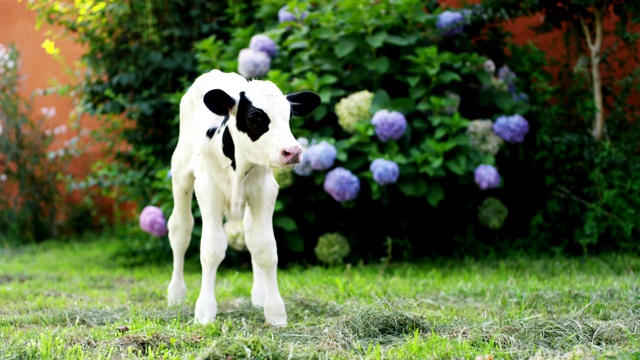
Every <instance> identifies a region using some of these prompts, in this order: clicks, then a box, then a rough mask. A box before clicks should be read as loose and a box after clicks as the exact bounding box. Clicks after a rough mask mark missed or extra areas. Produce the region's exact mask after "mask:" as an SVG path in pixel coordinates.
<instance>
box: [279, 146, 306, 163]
mask: <svg viewBox="0 0 640 360" xmlns="http://www.w3.org/2000/svg"><path fill="white" fill-rule="evenodd" d="M300 154H302V148H300V147H297V146H294V147H289V148H286V149H283V150H282V152H281V155H282V158H283V160H284V161H285V162H287V163H290V164H291V163H296V164H297V163H299V162H300Z"/></svg>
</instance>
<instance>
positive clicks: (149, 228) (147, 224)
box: [140, 205, 169, 237]
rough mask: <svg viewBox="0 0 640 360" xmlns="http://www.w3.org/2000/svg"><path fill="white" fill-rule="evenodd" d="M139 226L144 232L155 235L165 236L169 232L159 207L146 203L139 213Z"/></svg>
mask: <svg viewBox="0 0 640 360" xmlns="http://www.w3.org/2000/svg"><path fill="white" fill-rule="evenodd" d="M140 228H141V229H142V230H144V231H145V232H148V233H149V234H151V235H153V236H157V237H162V236H165V235H167V234H168V233H169V230H168V229H167V221H166V220H165V218H164V215H163V214H162V210H160V208H159V207H157V206H153V205H148V206H146V207H145V208H144V209H142V212H141V213H140Z"/></svg>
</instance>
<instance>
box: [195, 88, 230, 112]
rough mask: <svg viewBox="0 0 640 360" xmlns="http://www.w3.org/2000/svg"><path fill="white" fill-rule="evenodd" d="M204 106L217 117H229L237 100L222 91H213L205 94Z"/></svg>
mask: <svg viewBox="0 0 640 360" xmlns="http://www.w3.org/2000/svg"><path fill="white" fill-rule="evenodd" d="M202 101H204V104H205V105H206V106H207V108H208V109H209V110H211V112H213V113H214V114H216V115H224V116H228V115H229V111H230V110H231V109H233V107H234V106H235V104H236V100H235V99H234V98H232V97H231V96H229V95H228V94H227V93H226V92H224V91H223V90H220V89H213V90H210V91H209V92H207V93H206V94H204V97H203V98H202Z"/></svg>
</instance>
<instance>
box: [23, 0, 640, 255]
mask: <svg viewBox="0 0 640 360" xmlns="http://www.w3.org/2000/svg"><path fill="white" fill-rule="evenodd" d="M88 4H89V2H83V1H79V2H77V3H76V4H75V5H74V6H71V5H60V6H59V7H55V6H53V7H51V6H47V2H46V1H44V0H38V1H34V2H31V3H30V7H31V8H33V9H35V10H37V11H38V14H39V19H40V20H41V21H43V22H44V21H46V22H49V23H52V24H58V25H62V26H63V27H64V28H65V30H66V31H69V32H70V33H72V34H73V36H75V39H76V40H78V41H79V42H81V43H83V44H85V45H87V46H88V51H87V53H86V55H85V56H84V57H83V62H84V64H85V65H86V66H87V67H86V72H85V75H86V77H84V80H83V82H82V83H81V84H79V87H80V89H81V90H82V93H83V94H84V96H83V103H82V106H83V107H84V109H85V110H87V111H89V112H90V113H92V114H96V115H100V116H103V118H102V119H103V121H104V123H103V124H104V126H103V129H102V130H104V132H103V133H102V135H104V139H106V140H109V141H113V143H114V144H116V143H117V144H119V145H122V144H121V141H125V142H126V146H116V147H115V148H116V149H118V151H117V153H116V157H115V159H116V161H115V162H113V161H104V162H100V163H99V166H97V168H96V172H95V174H94V177H93V178H92V179H91V180H90V181H92V183H91V184H95V185H98V186H99V188H100V189H103V190H105V191H107V192H108V193H109V194H110V195H112V196H114V197H119V198H121V199H126V200H134V201H138V202H139V203H140V204H141V205H146V204H154V205H157V206H160V207H161V208H162V209H163V212H164V214H165V216H168V214H169V213H170V211H171V207H172V199H171V194H170V179H169V177H168V176H167V174H168V172H169V162H170V155H171V152H172V151H173V148H174V146H175V144H176V140H177V135H178V104H179V101H180V97H181V96H182V94H184V92H185V90H186V89H187V87H188V86H189V85H190V84H191V82H192V81H193V80H194V79H195V78H196V77H197V76H198V75H199V74H201V73H203V72H206V71H209V70H211V69H213V68H217V69H221V70H223V71H237V68H238V53H239V52H240V50H242V49H243V48H246V47H248V46H249V42H250V40H251V37H252V36H253V35H256V34H265V35H268V36H269V37H270V38H272V39H273V40H274V41H275V42H276V44H277V46H278V54H277V55H276V56H275V57H274V58H273V59H272V60H271V69H270V71H269V72H268V73H267V74H266V75H265V76H264V79H268V80H271V81H273V82H274V83H276V84H277V85H278V86H279V87H280V88H281V89H282V90H283V92H285V93H291V92H295V91H300V90H312V91H315V92H317V93H319V94H320V96H321V99H322V103H321V105H320V107H319V108H318V109H317V110H316V111H314V112H313V113H312V114H311V115H310V116H308V117H306V118H304V119H302V118H297V117H294V118H292V119H291V127H292V130H293V132H294V135H295V136H296V137H298V138H299V139H302V138H305V139H306V140H308V142H309V144H310V145H313V144H317V143H320V142H321V141H327V142H328V143H330V144H331V145H333V146H335V148H336V150H337V157H336V160H335V163H334V164H333V167H338V166H340V167H344V168H346V169H348V170H349V171H351V172H352V173H353V174H355V175H356V176H357V177H358V178H359V179H360V183H361V188H360V191H359V194H358V197H357V198H356V199H355V200H352V201H348V202H344V203H339V202H336V201H335V200H333V198H332V197H331V196H330V195H329V194H327V193H326V192H325V191H324V190H323V182H324V179H325V176H326V173H327V171H328V170H330V169H327V170H322V171H317V170H316V171H313V172H312V173H311V174H310V175H309V176H301V175H299V174H297V173H295V174H293V180H292V179H291V177H290V176H288V177H284V176H283V174H278V177H279V179H278V181H279V182H280V183H281V189H280V195H279V197H278V201H277V204H276V207H275V209H276V212H275V214H274V218H273V220H274V225H275V229H276V238H277V239H278V241H279V242H280V244H279V255H280V259H281V261H283V262H286V261H287V260H288V259H296V260H300V259H314V258H315V256H314V255H315V254H314V247H315V245H316V243H315V241H310V240H309V239H318V238H319V237H320V236H321V235H322V234H326V233H338V234H341V235H342V236H344V237H345V238H348V239H349V241H350V243H349V245H350V247H351V250H352V255H353V256H354V257H360V258H362V259H363V260H373V261H378V259H380V257H382V256H385V255H388V254H386V248H385V244H386V241H387V239H407V240H406V243H407V244H406V245H407V246H406V248H410V249H411V251H410V252H408V251H404V252H403V253H404V254H409V255H410V256H422V255H433V254H446V255H451V254H456V253H458V254H474V255H482V254H486V253H492V252H494V251H510V250H513V249H520V250H525V251H529V250H530V249H536V251H540V252H546V251H549V250H558V251H573V250H575V249H576V247H577V248H579V249H580V251H585V249H587V248H589V249H594V250H595V249H603V248H608V247H610V248H618V247H624V248H630V247H633V246H632V241H631V239H632V238H633V236H635V235H634V234H636V233H637V225H636V223H634V222H633V221H632V220H631V219H632V218H633V215H634V214H633V210H629V209H630V208H631V209H635V208H637V207H633V206H634V204H637V203H638V202H637V198H636V197H635V195H631V196H628V197H626V199H624V200H622V199H621V196H620V194H623V193H624V192H625V191H630V192H632V194H634V193H635V192H633V190H634V186H635V185H633V184H634V183H635V180H634V179H637V176H638V175H637V170H636V169H637V167H636V166H632V165H633V164H631V163H630V162H632V160H631V159H633V155H632V154H634V151H636V150H634V149H637V140H634V139H637V138H638V137H635V138H634V136H635V134H637V132H636V130H637V124H638V122H637V121H635V122H634V121H627V122H625V121H626V120H623V119H626V117H627V116H629V109H630V104H631V103H630V99H633V96H634V94H637V87H638V85H637V84H638V82H637V79H638V77H637V74H636V75H634V76H631V77H629V78H626V79H625V80H624V81H621V82H616V81H609V82H606V83H605V84H604V89H605V94H606V95H609V94H617V95H619V96H615V97H612V101H609V102H607V104H609V105H608V106H610V109H608V110H609V116H610V119H607V132H608V134H609V136H610V138H609V139H608V141H611V142H610V143H609V142H607V143H606V144H605V143H603V144H596V143H594V142H593V141H591V140H590V139H588V135H587V134H586V132H585V130H584V129H586V128H587V127H588V124H589V123H591V120H588V119H592V118H593V115H594V113H595V108H596V107H595V105H594V101H593V100H591V97H590V96H589V95H590V94H589V90H587V89H589V78H588V76H585V72H584V62H580V61H575V59H579V57H574V62H573V63H572V64H569V65H570V66H567V67H565V68H566V69H570V70H571V71H565V72H563V73H561V75H562V76H561V86H560V87H553V86H550V83H551V81H552V78H551V75H550V74H549V73H548V72H547V70H546V67H547V66H548V63H547V60H546V55H545V54H544V53H542V52H541V51H540V50H539V49H537V48H536V47H535V46H533V45H532V44H528V45H524V46H515V45H513V44H510V42H509V36H508V34H507V33H505V32H504V31H503V29H502V27H501V26H500V24H499V21H500V20H501V19H504V18H507V17H510V16H515V15H521V14H530V13H531V12H532V11H534V10H536V9H543V8H544V7H545V6H547V7H549V6H550V4H551V3H549V2H546V1H543V2H531V1H525V2H512V1H503V2H502V3H501V2H499V1H493V0H486V1H485V2H483V3H482V4H481V5H473V6H469V7H467V8H466V9H465V10H464V11H461V14H464V15H463V18H464V27H463V29H462V32H461V33H459V34H456V35H453V36H445V35H443V34H442V33H441V32H439V31H438V25H437V21H438V15H439V14H440V13H441V12H442V11H443V9H442V8H441V7H440V5H439V4H438V3H437V2H435V1H429V2H426V3H425V2H422V1H418V0H402V1H394V2H386V1H372V0H348V1H335V0H322V1H313V2H312V1H295V0H293V1H289V2H287V3H286V5H287V6H288V7H289V9H295V12H296V13H298V14H300V13H302V12H304V11H307V12H308V16H306V18H304V19H299V20H298V21H289V22H285V23H279V22H278V11H279V10H280V8H281V7H282V6H283V5H284V4H283V3H281V2H277V1H274V0H268V1H261V2H258V1H243V2H231V1H228V2H207V1H200V0H198V1H195V2H190V3H189V4H187V3H183V2H180V1H178V2H175V1H173V2H161V1H157V0H148V1H145V2H131V3H121V2H115V1H102V2H92V3H91V4H92V5H91V6H88ZM500 4H502V5H500ZM554 4H555V3H554ZM590 4H591V3H587V2H580V1H572V2H569V3H568V4H566V6H565V7H564V8H563V7H559V8H558V9H552V12H553V14H552V13H549V14H550V15H549V16H550V17H549V21H548V22H546V24H547V25H549V24H551V25H553V26H555V25H557V24H559V23H560V22H562V21H564V20H567V21H569V20H570V21H575V20H576V19H577V18H576V16H573V15H571V11H569V12H567V9H569V10H571V9H573V7H575V6H579V7H580V6H583V7H584V6H590ZM611 4H612V6H613V8H612V9H613V11H614V12H615V13H616V14H618V15H619V16H621V18H622V17H624V19H623V21H624V22H626V24H627V25H628V24H633V23H635V21H636V19H635V15H624V14H622V13H620V11H619V10H620V9H623V8H624V9H629V8H630V7H633V6H635V5H632V4H626V3H625V4H623V3H622V2H619V1H614V2H612V3H611ZM551 5H552V4H551ZM540 6H541V7H540ZM554 6H555V5H554ZM550 11H551V10H550ZM554 14H555V15H558V16H555V15H554ZM567 14H569V15H571V18H570V19H569V18H563V16H568V15H567ZM584 15H585V16H586V15H587V14H586V13H585V14H584ZM104 19H112V20H113V21H103V20H104ZM563 19H564V20H563ZM558 21H559V22H558ZM619 30H620V29H618V28H617V29H616V31H619ZM620 31H622V30H620ZM618 34H619V36H620V37H624V40H625V41H624V44H625V45H627V46H628V47H631V45H632V44H634V41H637V36H636V35H634V34H632V33H629V32H627V33H626V34H623V33H621V32H618ZM634 39H635V40H634ZM572 54H574V53H572ZM575 54H577V53H575ZM634 54H635V53H634ZM602 58H603V61H605V63H607V64H613V63H614V57H613V56H611V55H609V54H608V53H607V54H603V57H602ZM487 60H492V61H493V63H494V65H493V66H494V67H496V68H503V66H505V65H506V66H508V68H509V69H511V71H513V72H514V74H515V75H516V76H517V78H516V79H515V81H513V82H508V81H505V80H504V79H502V78H500V77H499V76H496V71H495V70H490V71H487V70H486V67H487V66H488V65H489V64H488V63H487ZM567 85H569V86H567ZM363 92H370V93H371V94H373V99H372V103H371V106H370V107H369V108H368V109H364V112H365V113H367V112H368V117H367V118H366V119H364V120H363V121H360V122H357V123H355V124H354V126H353V127H351V126H345V122H344V121H343V120H344V119H343V118H342V115H341V114H342V113H343V112H342V110H340V109H339V108H340V106H339V104H341V102H342V101H343V100H345V99H347V98H349V97H350V96H352V95H354V94H359V93H360V94H361V93H363ZM522 95H526V98H524V97H523V96H522ZM379 110H389V111H398V112H400V113H402V114H403V115H404V116H405V118H406V120H407V122H408V127H407V130H406V132H405V133H404V134H403V136H402V137H400V138H399V139H397V140H391V141H386V142H384V141H381V140H380V139H379V138H378V137H377V135H376V132H375V126H374V125H372V124H371V123H370V121H369V120H370V116H372V115H373V114H375V113H376V112H377V111H379ZM512 114H520V115H523V116H524V117H525V118H526V119H527V120H528V121H529V124H530V125H531V131H530V134H529V135H527V137H526V139H525V141H524V143H522V144H504V143H500V145H499V149H498V151H495V152H492V151H485V150H482V149H478V148H477V147H475V146H474V144H473V143H472V142H471V141H470V137H469V134H468V131H469V124H470V123H471V122H472V121H474V120H490V121H491V120H495V119H496V118H497V117H498V116H500V115H512ZM634 116H635V115H634ZM632 120H633V119H632ZM625 139H626V140H625ZM634 146H636V147H635V148H634ZM378 158H383V159H387V160H392V161H394V162H395V163H397V164H398V165H399V169H400V176H399V179H398V181H397V182H396V183H393V184H387V185H384V186H382V185H379V184H378V183H377V182H376V181H375V180H374V178H373V175H372V173H371V171H370V169H369V165H370V163H371V162H372V161H373V160H374V159H378ZM480 164H490V165H494V166H496V167H497V169H498V170H499V172H500V176H501V178H502V181H501V185H500V187H499V188H496V189H489V190H484V191H482V190H480V189H479V188H478V186H477V185H476V184H475V183H474V181H473V170H474V169H475V168H476V167H477V166H478V165H480ZM610 172H611V174H612V176H609V173H610ZM286 175H292V174H291V173H288V174H286ZM491 197H493V198H496V199H499V200H500V201H501V202H502V203H503V204H504V205H505V206H506V208H507V209H508V213H509V216H508V218H507V219H506V220H505V222H504V224H503V226H501V227H500V228H499V229H488V228H486V227H485V226H483V225H482V223H481V222H480V221H479V219H478V207H479V206H480V205H481V204H482V202H483V201H484V200H485V199H487V198H491ZM567 199H569V200H567ZM571 199H574V200H575V199H580V200H577V201H574V200H571ZM585 204H589V205H588V206H585ZM193 212H194V216H195V218H196V228H195V231H194V237H195V238H197V237H199V235H200V224H201V220H200V214H199V213H198V209H197V206H196V204H195V202H194V205H193ZM529 229H531V231H532V232H531V233H529ZM434 234H438V235H439V237H440V238H441V239H442V240H441V241H431V240H430V239H433V237H434ZM403 241H405V240H403ZM192 243H194V244H195V243H197V242H192ZM147 245H148V244H147ZM153 247H154V248H162V249H164V250H166V242H165V243H163V244H160V245H158V246H155V245H154V246H153ZM143 249H144V247H143ZM162 249H161V250H162ZM164 250H162V251H164ZM389 256H390V254H389Z"/></svg>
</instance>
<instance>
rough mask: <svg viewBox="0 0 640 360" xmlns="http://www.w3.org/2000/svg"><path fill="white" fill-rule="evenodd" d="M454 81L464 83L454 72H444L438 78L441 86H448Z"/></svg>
mask: <svg viewBox="0 0 640 360" xmlns="http://www.w3.org/2000/svg"><path fill="white" fill-rule="evenodd" d="M453 81H462V78H461V77H460V75H458V74H457V73H455V72H453V71H442V72H440V74H439V76H438V82H439V83H441V84H448V83H450V82H453Z"/></svg>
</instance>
